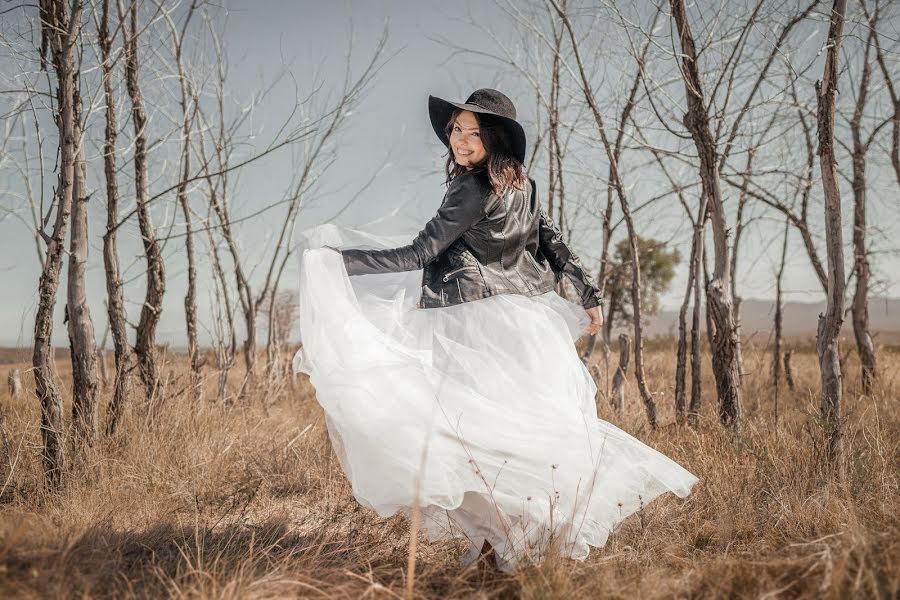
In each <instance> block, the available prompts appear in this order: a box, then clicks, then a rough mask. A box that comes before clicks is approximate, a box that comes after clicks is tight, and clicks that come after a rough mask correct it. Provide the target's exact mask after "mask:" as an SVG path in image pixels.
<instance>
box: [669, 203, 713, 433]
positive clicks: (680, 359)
mask: <svg viewBox="0 0 900 600" xmlns="http://www.w3.org/2000/svg"><path fill="white" fill-rule="evenodd" d="M705 214H706V197H705V196H701V198H700V206H699V209H698V211H697V219H696V220H695V221H694V235H693V236H692V238H691V258H690V264H689V265H688V277H687V279H688V280H687V289H685V291H684V300H683V301H682V302H681V308H680V309H679V311H678V354H677V363H676V366H675V422H676V423H678V424H679V425H684V422H685V378H686V373H687V356H686V355H687V309H688V305H689V304H690V303H691V293H692V292H693V288H694V285H695V284H696V282H697V281H698V280H699V278H700V273H699V270H700V252H701V248H702V247H703V231H704V229H705V227H706V219H705V218H704V215H705ZM695 304H696V301H695ZM694 312H695V313H697V310H696V307H695V310H694ZM697 314H699V313H697ZM692 343H693V339H692ZM692 404H693V397H692Z"/></svg>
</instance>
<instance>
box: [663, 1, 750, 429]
mask: <svg viewBox="0 0 900 600" xmlns="http://www.w3.org/2000/svg"><path fill="white" fill-rule="evenodd" d="M670 4H671V6H672V17H673V18H674V19H675V23H676V25H677V28H678V33H679V37H680V38H681V49H682V66H683V68H682V75H683V77H684V83H685V91H686V95H687V102H688V112H687V114H686V115H685V117H684V124H685V126H686V127H687V129H688V130H689V131H690V133H691V137H693V139H694V144H695V146H696V147H697V153H698V155H699V156H700V180H701V182H702V185H703V193H704V195H706V197H707V201H708V202H709V208H710V211H709V212H710V220H711V222H712V231H713V247H714V250H715V269H714V271H713V277H712V279H711V281H710V283H709V286H708V287H707V290H706V294H707V303H708V310H709V311H710V313H711V316H712V320H713V322H714V323H715V327H716V331H715V333H714V335H713V347H712V349H711V351H712V363H713V375H714V376H715V378H716V391H717V394H718V398H719V420H720V421H721V422H722V424H723V425H727V426H729V427H732V428H734V427H737V426H738V424H739V423H740V419H741V380H740V373H741V367H740V363H739V355H738V347H737V346H738V339H737V325H736V322H735V318H734V306H733V300H732V296H731V276H732V274H731V263H730V261H729V249H728V239H727V235H728V232H727V224H726V222H725V213H724V208H723V206H722V190H721V187H720V185H719V184H720V182H719V172H718V169H717V167H716V147H715V141H714V140H713V137H712V133H711V131H710V128H709V115H708V114H707V112H706V105H705V101H704V97H703V88H702V85H701V81H700V74H699V69H698V65H697V54H696V51H695V49H694V39H693V35H692V33H691V29H690V25H689V24H688V22H687V14H686V8H685V4H684V0H670Z"/></svg>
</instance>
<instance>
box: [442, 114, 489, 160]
mask: <svg viewBox="0 0 900 600" xmlns="http://www.w3.org/2000/svg"><path fill="white" fill-rule="evenodd" d="M450 148H451V150H452V151H453V158H454V160H456V164H458V165H459V166H461V167H465V168H466V169H471V168H472V167H473V166H475V165H477V164H478V163H480V162H481V161H483V160H484V159H485V158H487V150H485V149H484V145H483V144H482V143H481V133H480V131H479V127H478V120H477V119H476V118H475V115H474V114H473V113H472V112H470V111H468V110H464V111H463V112H461V113H459V116H458V117H456V123H454V124H453V130H452V131H451V132H450Z"/></svg>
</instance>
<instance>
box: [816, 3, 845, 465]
mask: <svg viewBox="0 0 900 600" xmlns="http://www.w3.org/2000/svg"><path fill="white" fill-rule="evenodd" d="M846 8H847V0H834V5H833V6H832V9H831V25H830V27H829V30H828V40H827V42H826V55H825V71H824V74H823V76H822V80H821V81H817V82H816V97H817V99H818V110H817V120H816V122H817V125H818V135H819V149H818V154H819V165H820V167H821V170H822V190H823V192H824V195H825V244H826V253H827V258H828V296H827V304H826V309H825V314H820V315H819V325H818V333H817V336H816V351H817V352H818V355H819V369H820V371H821V375H822V390H821V413H822V418H823V420H824V422H825V425H826V435H827V444H828V446H827V448H828V458H829V460H830V461H831V462H832V464H834V465H836V466H838V472H839V473H841V472H842V468H841V467H840V465H841V463H842V457H841V395H842V387H841V365H840V353H839V350H838V335H839V334H840V330H841V324H842V323H843V313H844V288H845V283H844V247H843V232H842V231H841V192H840V187H839V185H838V175H837V168H836V161H835V157H834V112H835V108H834V96H835V93H836V90H837V78H838V56H839V52H840V47H841V39H842V32H843V29H844V14H845V11H846Z"/></svg>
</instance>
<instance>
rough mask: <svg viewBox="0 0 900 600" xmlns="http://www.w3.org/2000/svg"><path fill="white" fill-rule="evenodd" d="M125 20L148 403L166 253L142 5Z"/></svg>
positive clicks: (155, 387) (138, 346)
mask: <svg viewBox="0 0 900 600" xmlns="http://www.w3.org/2000/svg"><path fill="white" fill-rule="evenodd" d="M121 6H122V5H121V2H120V4H119V7H120V16H122V24H123V27H122V35H123V39H124V44H125V58H126V61H125V82H126V86H127V88H128V96H129V98H130V99H131V107H132V109H131V118H132V123H133V125H134V180H135V181H134V185H135V193H136V202H137V214H138V225H139V227H140V230H141V239H142V240H143V243H144V254H145V256H146V258H147V287H146V291H145V294H144V304H143V306H142V307H141V317H140V320H139V321H138V327H137V335H136V340H135V345H134V350H135V353H136V354H137V359H138V366H139V367H140V369H139V371H140V376H141V382H142V383H143V385H144V393H145V395H146V399H147V402H148V403H151V402H153V401H154V400H155V398H156V397H157V395H159V394H160V392H161V389H160V386H161V380H160V375H159V367H158V366H157V358H156V326H157V324H158V323H159V318H160V314H161V312H162V299H163V294H165V272H164V269H163V260H162V252H161V251H160V247H159V243H158V242H157V240H156V231H155V229H154V227H153V222H152V220H151V218H150V207H149V199H148V196H147V149H146V146H147V142H146V132H145V127H146V126H147V115H146V112H145V110H144V98H143V96H142V94H141V87H140V82H139V80H138V64H139V63H138V52H137V51H138V21H137V6H138V2H137V1H136V0H132V3H131V5H130V6H129V9H128V10H129V13H130V16H129V21H130V27H129V26H125V17H124V15H121Z"/></svg>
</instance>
